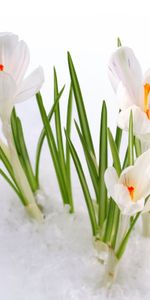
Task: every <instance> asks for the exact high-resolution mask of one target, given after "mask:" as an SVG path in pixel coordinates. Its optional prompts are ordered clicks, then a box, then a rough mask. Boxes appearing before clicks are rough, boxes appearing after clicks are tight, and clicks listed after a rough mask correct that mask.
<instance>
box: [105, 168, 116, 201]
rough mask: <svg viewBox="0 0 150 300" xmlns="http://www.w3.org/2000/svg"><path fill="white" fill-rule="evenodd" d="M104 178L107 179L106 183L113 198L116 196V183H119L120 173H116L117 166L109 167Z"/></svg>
mask: <svg viewBox="0 0 150 300" xmlns="http://www.w3.org/2000/svg"><path fill="white" fill-rule="evenodd" d="M104 180H105V184H106V187H107V190H108V193H109V195H110V196H111V197H112V198H114V197H115V192H114V187H115V184H117V182H118V175H117V173H116V170H115V168H113V167H109V168H108V169H107V170H106V171H105V174H104Z"/></svg>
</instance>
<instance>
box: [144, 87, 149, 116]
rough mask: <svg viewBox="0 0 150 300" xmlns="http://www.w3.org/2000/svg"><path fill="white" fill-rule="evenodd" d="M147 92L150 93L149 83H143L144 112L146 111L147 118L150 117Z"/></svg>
mask: <svg viewBox="0 0 150 300" xmlns="http://www.w3.org/2000/svg"><path fill="white" fill-rule="evenodd" d="M149 93H150V84H149V83H145V84H144V112H145V113H146V115H147V117H148V119H150V108H149V101H148V96H149Z"/></svg>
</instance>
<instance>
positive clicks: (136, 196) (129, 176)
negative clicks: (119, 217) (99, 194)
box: [104, 150, 150, 216]
mask: <svg viewBox="0 0 150 300" xmlns="http://www.w3.org/2000/svg"><path fill="white" fill-rule="evenodd" d="M149 161H150V150H147V151H146V152H144V153H143V154H142V155H141V156H140V157H139V158H137V160H136V162H135V165H134V166H130V167H128V168H126V169H124V170H123V172H122V173H121V175H120V176H119V177H118V175H117V173H116V170H115V169H114V168H113V167H110V168H108V169H107V170H106V172H105V176H104V177H105V184H106V187H107V189H108V193H109V195H110V196H111V197H112V198H113V200H114V201H115V202H116V203H117V205H118V207H119V208H120V210H121V212H122V214H123V215H129V216H130V215H131V216H132V215H135V214H136V213H137V212H139V211H144V212H145V211H149V209H150V203H149V201H147V202H146V204H145V199H146V198H147V197H148V195H149V194H150V164H149Z"/></svg>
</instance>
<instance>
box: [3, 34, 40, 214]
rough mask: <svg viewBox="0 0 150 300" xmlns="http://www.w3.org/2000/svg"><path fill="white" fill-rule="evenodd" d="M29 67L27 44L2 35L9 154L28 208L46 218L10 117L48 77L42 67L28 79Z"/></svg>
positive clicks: (4, 126) (13, 37)
mask: <svg viewBox="0 0 150 300" xmlns="http://www.w3.org/2000/svg"><path fill="white" fill-rule="evenodd" d="M28 64H29V50H28V47H27V45H26V44H25V42H24V41H19V40H18V36H17V35H14V34H11V33H1V34H0V118H1V120H2V128H3V132H4V135H5V137H6V139H7V146H8V148H7V147H5V149H4V150H5V154H6V155H7V158H8V159H9V160H10V162H11V165H12V167H13V172H14V175H15V179H16V181H17V183H18V185H19V188H20V190H21V192H22V193H23V195H24V196H25V198H26V209H27V210H28V211H29V212H30V214H31V215H33V216H34V217H35V218H36V219H38V220H41V219H42V218H43V216H42V213H41V211H40V210H39V208H38V206H37V204H36V201H35V197H34V195H33V192H32V190H31V187H30V185H29V183H28V180H27V178H26V175H25V173H24V170H23V168H22V166H21V164H20V161H19V158H18V155H17V152H16V148H15V145H14V140H13V136H12V131H11V124H10V117H11V112H12V109H13V106H14V105H15V104H16V103H18V102H22V101H25V100H27V99H28V98H30V97H32V96H33V95H35V94H36V93H37V92H39V90H40V88H41V86H42V84H43V81H44V74H43V70H42V68H41V67H38V68H37V69H36V70H35V71H33V73H31V74H30V75H29V76H28V77H27V78H25V79H24V76H25V73H26V70H27V67H28Z"/></svg>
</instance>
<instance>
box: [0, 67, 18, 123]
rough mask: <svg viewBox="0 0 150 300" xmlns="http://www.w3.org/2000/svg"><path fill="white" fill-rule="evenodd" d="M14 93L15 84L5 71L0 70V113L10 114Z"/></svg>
mask: <svg viewBox="0 0 150 300" xmlns="http://www.w3.org/2000/svg"><path fill="white" fill-rule="evenodd" d="M15 93H16V84H15V81H14V80H13V78H12V77H11V76H10V75H9V74H7V73H5V72H0V113H1V115H3V117H5V116H4V114H7V115H10V113H11V110H12V107H13V101H14V96H15Z"/></svg>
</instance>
